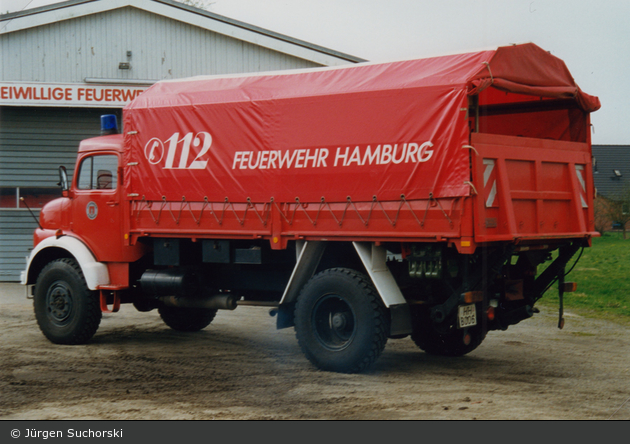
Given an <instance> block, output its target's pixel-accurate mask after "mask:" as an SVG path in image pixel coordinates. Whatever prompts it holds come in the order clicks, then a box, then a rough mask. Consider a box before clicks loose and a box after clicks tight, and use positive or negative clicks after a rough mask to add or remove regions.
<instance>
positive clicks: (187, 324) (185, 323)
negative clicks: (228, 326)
mask: <svg viewBox="0 0 630 444" xmlns="http://www.w3.org/2000/svg"><path fill="white" fill-rule="evenodd" d="M158 312H159V313H160V317H161V318H162V320H163V321H164V323H165V324H166V325H168V326H169V327H171V328H172V329H173V330H177V331H185V332H194V331H199V330H203V329H204V328H206V327H207V326H208V325H210V323H211V322H212V320H213V319H214V317H215V316H216V314H217V310H215V309H212V308H188V307H165V306H162V307H160V308H158Z"/></svg>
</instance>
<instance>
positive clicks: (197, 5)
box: [176, 0, 214, 10]
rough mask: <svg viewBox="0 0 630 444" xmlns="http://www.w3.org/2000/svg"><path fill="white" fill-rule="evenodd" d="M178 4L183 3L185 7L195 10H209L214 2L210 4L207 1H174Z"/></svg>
mask: <svg viewBox="0 0 630 444" xmlns="http://www.w3.org/2000/svg"><path fill="white" fill-rule="evenodd" d="M176 1H178V2H179V3H183V4H185V5H188V6H193V7H195V8H199V9H206V10H207V9H209V8H210V6H211V5H212V4H213V3H214V2H210V1H208V0H176Z"/></svg>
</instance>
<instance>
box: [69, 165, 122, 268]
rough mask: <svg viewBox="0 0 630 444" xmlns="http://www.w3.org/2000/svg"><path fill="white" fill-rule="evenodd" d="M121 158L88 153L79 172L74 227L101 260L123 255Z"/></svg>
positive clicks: (117, 258) (73, 202) (72, 227)
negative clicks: (119, 175)
mask: <svg viewBox="0 0 630 444" xmlns="http://www.w3.org/2000/svg"><path fill="white" fill-rule="evenodd" d="M119 161H120V158H119V155H118V154H117V153H98V154H87V155H85V156H83V157H82V158H81V159H80V164H79V168H78V170H77V173H76V174H75V181H74V190H73V191H74V193H73V194H74V196H73V199H72V221H71V230H72V231H73V232H74V233H75V234H76V235H77V237H79V238H80V239H81V240H83V241H84V242H85V243H87V244H88V246H89V247H90V249H91V250H92V251H93V252H94V254H95V255H96V259H97V260H98V261H101V262H116V261H120V260H121V256H122V249H123V235H122V214H121V198H120V193H121V192H122V191H121V187H120V181H119V178H118V171H119V169H118V165H119Z"/></svg>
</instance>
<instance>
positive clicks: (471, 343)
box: [411, 312, 486, 356]
mask: <svg viewBox="0 0 630 444" xmlns="http://www.w3.org/2000/svg"><path fill="white" fill-rule="evenodd" d="M465 335H468V338H467V339H468V340H467V341H465V340H464V338H465ZM485 337H486V332H485V331H484V330H483V329H482V327H481V325H476V326H474V327H470V328H468V329H466V330H465V331H464V330H461V329H457V328H454V327H452V328H448V327H446V326H445V327H444V328H442V329H441V328H438V326H436V325H434V324H433V322H432V321H431V318H430V316H429V314H428V313H427V312H423V313H422V314H419V315H417V316H415V317H414V325H413V332H412V334H411V339H413V342H415V344H416V345H417V346H418V348H420V349H421V350H423V351H425V352H426V353H429V354H431V355H436V356H463V355H465V354H467V353H470V352H471V351H473V350H475V349H476V348H477V347H479V345H481V343H482V342H483V340H484V339H485Z"/></svg>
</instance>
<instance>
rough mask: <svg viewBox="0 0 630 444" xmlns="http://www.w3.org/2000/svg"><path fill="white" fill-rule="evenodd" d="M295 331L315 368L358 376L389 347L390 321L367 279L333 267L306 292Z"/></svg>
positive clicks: (313, 280) (299, 301)
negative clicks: (356, 374)
mask: <svg viewBox="0 0 630 444" xmlns="http://www.w3.org/2000/svg"><path fill="white" fill-rule="evenodd" d="M295 331H296V336H297V340H298V343H299V345H300V348H301V349H302V351H303V352H304V354H305V355H306V357H307V358H308V359H309V361H311V363H313V364H314V365H315V366H316V367H318V368H319V369H321V370H326V371H334V372H339V373H358V372H362V371H364V370H366V369H367V368H368V367H370V366H371V365H372V364H373V363H374V362H375V361H376V360H377V359H378V357H379V356H380V355H381V353H382V351H383V349H384V348H385V344H386V342H387V334H388V332H389V316H388V312H387V310H386V308H385V307H384V306H383V303H382V301H381V299H380V297H379V295H378V293H377V292H376V289H375V288H374V286H373V284H372V282H371V281H370V280H369V278H368V277H367V276H365V275H363V274H361V273H358V272H356V271H354V270H350V269H346V268H332V269H328V270H325V271H323V272H321V273H319V274H317V275H315V276H314V277H313V278H311V280H310V281H308V283H307V284H306V285H305V286H304V288H303V289H302V291H301V293H300V295H299V296H298V299H297V304H296V307H295Z"/></svg>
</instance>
